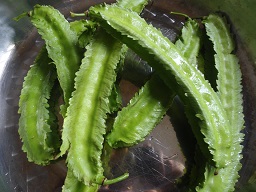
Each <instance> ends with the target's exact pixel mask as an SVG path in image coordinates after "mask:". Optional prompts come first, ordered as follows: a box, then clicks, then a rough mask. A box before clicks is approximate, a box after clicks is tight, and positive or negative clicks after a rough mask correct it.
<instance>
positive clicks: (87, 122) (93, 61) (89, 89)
mask: <svg viewBox="0 0 256 192" xmlns="http://www.w3.org/2000/svg"><path fill="white" fill-rule="evenodd" d="M124 2H126V3H124V4H126V5H127V6H128V7H127V8H129V5H130V3H129V1H124ZM140 2H141V3H143V4H145V0H143V1H140ZM122 47H123V44H122V43H121V42H120V41H117V40H115V39H114V38H113V37H111V36H110V35H109V34H107V33H106V32H105V31H104V30H101V29H99V30H98V31H97V32H96V34H95V35H94V37H93V38H92V40H91V42H90V44H89V45H88V46H87V47H86V52H85V54H84V58H83V60H82V64H81V67H80V69H79V71H78V72H77V73H76V78H75V91H74V92H73V93H72V98H71V99H70V106H69V108H68V110H67V117H66V118H65V119H64V125H63V133H62V140H63V143H62V146H61V155H63V154H65V153H66V151H67V150H68V154H67V164H68V169H70V170H71V171H72V173H73V175H74V176H75V177H76V178H77V179H78V180H79V181H82V182H83V183H84V184H85V185H91V184H93V183H94V184H99V185H101V184H112V183H115V182H118V181H120V180H122V179H125V178H127V177H128V175H127V174H124V175H123V176H120V177H118V178H115V179H113V180H106V179H105V177H104V175H103V172H104V170H103V167H102V162H101V154H102V148H103V141H104V137H103V135H104V134H105V133H106V125H105V121H106V117H107V113H109V112H110V108H109V106H108V105H109V104H108V103H109V96H110V94H111V91H112V87H113V84H114V82H115V80H116V71H115V69H116V67H117V64H118V62H119V61H120V59H121V56H122V53H123V52H122ZM85 82H86V83H85ZM95 117H97V118H95Z"/></svg>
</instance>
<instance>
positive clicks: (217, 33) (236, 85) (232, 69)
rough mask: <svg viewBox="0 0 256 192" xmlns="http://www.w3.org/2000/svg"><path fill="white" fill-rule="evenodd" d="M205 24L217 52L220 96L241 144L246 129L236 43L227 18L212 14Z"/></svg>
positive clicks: (234, 133)
mask: <svg viewBox="0 0 256 192" xmlns="http://www.w3.org/2000/svg"><path fill="white" fill-rule="evenodd" d="M204 24H205V27H206V31H207V34H208V36H209V37H210V39H211V40H212V42H213V45H214V50H215V52H216V54H215V56H214V57H215V63H216V68H217V70H218V76H217V89H218V95H219V97H220V99H221V102H222V104H223V107H224V109H225V110H226V113H227V115H228V119H229V121H230V123H231V126H230V128H231V129H232V134H233V135H234V138H235V141H236V142H238V143H240V142H241V139H242V138H241V137H243V136H242V135H239V134H238V133H240V131H241V130H242V129H243V127H244V116H243V105H242V104H243V98H242V85H241V80H242V73H241V70H240V65H239V60H238V58H237V56H236V55H234V54H232V52H233V51H234V49H235V46H234V44H235V43H234V41H233V39H232V37H231V34H230V32H229V26H228V24H227V22H226V21H225V18H223V17H221V16H220V15H216V14H214V15H213V14H212V15H209V16H208V17H207V18H206V19H205V20H204ZM223 34H225V36H224V35H223ZM220 43H222V44H221V46H220V45H219V44H220ZM237 136H238V137H237ZM239 138H240V139H239ZM237 139H239V140H237Z"/></svg>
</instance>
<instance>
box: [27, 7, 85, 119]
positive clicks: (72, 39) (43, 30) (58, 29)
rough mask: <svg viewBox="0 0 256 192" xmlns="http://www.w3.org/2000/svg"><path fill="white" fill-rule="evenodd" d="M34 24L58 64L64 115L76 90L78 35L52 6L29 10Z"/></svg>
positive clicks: (78, 51) (54, 61) (79, 60)
mask: <svg viewBox="0 0 256 192" xmlns="http://www.w3.org/2000/svg"><path fill="white" fill-rule="evenodd" d="M29 16H30V19H31V22H32V23H33V25H34V26H35V27H36V28H37V30H38V33H39V34H40V35H41V36H42V38H43V39H44V40H45V44H46V48H47V51H48V55H49V57H50V58H51V59H52V60H53V63H54V64H55V65H56V69H57V75H58V80H59V82H60V86H61V88H62V90H63V94H64V102H65V103H64V105H63V107H62V115H64V116H65V112H66V109H67V107H68V104H69V98H70V97H71V93H72V91H73V90H74V79H75V73H76V71H77V70H78V69H79V66H80V63H81V57H82V54H81V51H80V50H79V48H78V46H77V40H78V37H77V35H76V33H75V32H74V31H73V30H71V28H70V24H69V22H68V21H67V20H66V19H65V17H64V16H63V15H62V14H61V13H60V12H59V11H58V10H57V9H54V8H53V7H51V6H44V5H35V6H34V9H33V10H32V11H30V12H29Z"/></svg>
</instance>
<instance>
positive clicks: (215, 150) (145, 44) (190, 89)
mask: <svg viewBox="0 0 256 192" xmlns="http://www.w3.org/2000/svg"><path fill="white" fill-rule="evenodd" d="M89 16H90V17H91V18H92V19H94V20H95V21H98V22H99V23H100V25H101V26H102V27H104V28H105V29H106V30H107V31H108V32H109V33H110V34H112V35H113V36H114V37H116V38H118V39H119V40H121V41H122V42H123V43H125V44H127V45H128V46H129V47H130V48H131V49H133V50H134V51H135V52H136V53H137V54H138V55H139V56H140V57H141V58H143V59H144V60H146V61H148V63H149V64H150V65H151V66H152V67H154V68H155V69H156V71H157V73H158V74H159V76H160V77H161V78H162V79H163V80H164V81H165V83H166V84H167V85H168V86H170V88H173V86H177V85H174V83H173V82H174V79H175V81H176V82H177V84H179V86H181V87H182V89H178V88H177V90H178V95H179V96H180V98H182V100H183V101H186V102H189V104H190V105H192V106H193V109H195V112H196V114H197V117H198V119H199V120H201V121H200V128H201V132H202V133H203V135H204V137H205V138H204V141H205V142H206V143H207V144H208V148H209V151H210V152H211V154H212V155H213V157H214V162H215V166H216V167H218V168H222V167H225V166H226V165H227V164H229V163H230V154H229V153H226V151H228V150H229V148H230V140H231V138H230V137H229V135H230V130H229V127H230V123H229V121H228V120H227V115H226V112H225V110H224V109H223V108H222V104H221V102H220V99H219V97H218V95H217V94H216V93H215V92H214V90H213V89H212V87H211V86H210V84H209V83H208V82H207V81H206V80H205V79H204V76H203V74H202V73H201V72H200V71H198V70H197V69H196V68H195V67H194V66H193V65H191V64H189V63H188V61H187V60H186V58H184V56H183V55H182V54H181V52H180V51H179V50H178V49H177V48H176V47H175V45H174V44H173V43H171V42H170V41H169V40H168V39H167V38H165V37H164V36H163V35H162V34H161V32H160V31H159V30H157V29H156V28H154V27H153V26H151V25H149V24H147V23H146V21H145V20H144V19H142V18H141V17H140V16H139V15H138V14H136V13H134V12H129V11H127V10H125V9H122V8H120V7H117V6H109V5H101V6H95V7H92V8H91V9H90V11H89ZM181 90H182V91H181Z"/></svg>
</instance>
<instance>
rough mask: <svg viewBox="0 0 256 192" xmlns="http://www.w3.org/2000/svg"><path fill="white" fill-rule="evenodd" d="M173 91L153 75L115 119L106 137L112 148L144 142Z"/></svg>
mask: <svg viewBox="0 0 256 192" xmlns="http://www.w3.org/2000/svg"><path fill="white" fill-rule="evenodd" d="M174 96H175V92H174V91H172V90H171V89H169V88H168V87H167V86H166V85H165V83H164V82H163V81H162V80H161V79H160V77H158V75H156V74H154V75H153V77H152V78H151V79H150V80H149V81H148V82H147V83H146V84H145V86H143V87H142V88H141V89H140V90H139V93H137V94H136V95H135V97H133V98H132V99H131V101H130V102H129V104H128V106H127V107H124V108H123V109H122V110H121V111H120V112H118V115H117V117H116V119H115V122H114V125H113V129H112V131H111V133H110V134H108V136H107V141H108V143H109V144H110V145H111V146H112V147H114V148H118V147H128V146H133V145H135V144H137V143H138V142H141V141H143V140H144V139H145V137H146V136H147V135H148V134H149V133H150V132H151V131H152V129H153V128H154V127H155V126H156V125H157V124H158V123H159V122H160V120H161V119H162V117H163V116H164V114H165V113H166V111H167V109H168V108H169V107H170V105H171V103H172V100H173V98H174Z"/></svg>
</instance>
